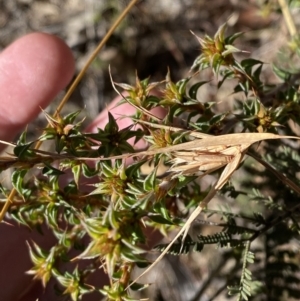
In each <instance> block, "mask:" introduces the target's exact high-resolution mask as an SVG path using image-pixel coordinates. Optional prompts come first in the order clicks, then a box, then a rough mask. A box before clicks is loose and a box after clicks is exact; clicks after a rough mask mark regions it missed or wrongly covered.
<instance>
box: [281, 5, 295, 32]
mask: <svg viewBox="0 0 300 301" xmlns="http://www.w3.org/2000/svg"><path fill="white" fill-rule="evenodd" d="M278 3H279V5H280V8H281V11H282V14H283V17H284V20H285V23H286V26H287V28H288V31H289V33H290V35H291V37H294V36H295V35H296V34H297V29H296V26H295V22H294V20H293V17H292V15H291V12H290V10H289V7H288V5H287V3H286V0H278Z"/></svg>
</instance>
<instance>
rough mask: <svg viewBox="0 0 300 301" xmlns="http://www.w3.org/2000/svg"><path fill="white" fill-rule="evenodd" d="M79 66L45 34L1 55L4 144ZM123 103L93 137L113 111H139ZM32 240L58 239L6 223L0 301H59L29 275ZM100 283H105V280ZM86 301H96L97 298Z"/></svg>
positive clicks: (0, 234)
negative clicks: (29, 243) (29, 248)
mask: <svg viewBox="0 0 300 301" xmlns="http://www.w3.org/2000/svg"><path fill="white" fill-rule="evenodd" d="M74 66H75V64H74V59H73V55H72V52H71V51H70V49H69V48H68V46H67V45H66V44H65V43H64V42H63V41H62V40H60V39H59V38H57V37H55V36H52V35H48V34H44V33H33V34H29V35H27V36H24V37H22V38H20V39H18V40H17V41H15V42H14V43H13V44H11V45H10V46H9V47H8V48H6V49H5V50H4V51H3V52H2V53H0V140H5V141H11V140H12V139H13V138H14V137H15V136H16V135H17V134H18V133H19V132H20V131H21V130H22V129H23V128H24V127H25V126H26V125H27V124H28V123H29V122H30V121H32V120H33V119H34V118H35V117H36V115H37V114H38V113H40V111H41V108H45V107H47V105H48V104H49V103H50V102H51V100H53V98H54V97H55V96H56V95H57V94H58V93H59V92H60V91H61V90H62V89H63V88H65V86H66V85H67V84H68V83H69V82H70V80H71V79H72V76H73V74H74V68H75V67H74ZM118 101H119V98H116V99H115V100H114V101H113V102H112V103H111V104H110V105H109V106H108V107H107V110H105V111H104V112H102V113H101V114H100V115H99V116H98V117H97V118H96V119H95V120H94V121H93V122H92V123H91V125H90V126H88V128H87V129H86V130H87V131H88V132H93V131H96V129H97V128H98V127H100V128H101V127H104V126H105V125H106V123H107V120H108V119H107V111H108V110H109V111H110V112H111V113H112V114H113V115H114V116H115V117H116V118H117V117H120V116H123V115H124V113H125V114H127V115H132V114H133V113H134V112H135V109H134V108H133V107H131V106H130V105H129V104H124V105H122V106H119V107H116V104H117V102H118ZM156 113H157V114H158V115H161V114H162V112H156ZM130 123H131V121H130V119H129V118H123V119H119V120H118V124H119V127H120V128H124V127H126V126H128V125H129V124H130ZM3 148H4V146H2V145H0V149H3ZM45 231H47V230H45ZM26 241H35V242H36V243H37V244H38V245H42V246H43V248H45V249H49V248H50V247H51V246H52V245H53V243H54V241H55V240H54V238H53V237H52V236H51V235H50V233H47V235H44V236H42V235H40V234H38V233H36V232H34V231H30V230H29V229H28V228H26V227H23V226H19V225H17V224H15V223H10V224H7V223H0V300H7V301H36V300H37V298H39V300H40V301H47V300H49V301H50V300H56V299H57V297H55V295H53V287H52V289H50V288H49V289H46V290H44V288H42V287H41V284H40V282H33V281H32V276H30V275H26V274H25V272H26V271H28V270H29V269H30V268H31V266H32V263H31V261H30V259H29V255H28V247H27V245H26ZM98 276H100V277H103V275H98ZM100 280H101V279H100ZM97 281H98V284H99V282H101V281H99V278H98V279H97ZM103 281H105V280H104V279H103ZM84 300H88V301H90V300H94V299H93V297H92V296H91V297H87V298H84ZM96 300H98V298H97V299H96Z"/></svg>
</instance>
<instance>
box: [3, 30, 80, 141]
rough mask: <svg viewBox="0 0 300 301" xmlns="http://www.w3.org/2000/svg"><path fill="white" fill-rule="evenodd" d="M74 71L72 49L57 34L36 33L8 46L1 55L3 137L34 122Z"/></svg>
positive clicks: (6, 137)
mask: <svg viewBox="0 0 300 301" xmlns="http://www.w3.org/2000/svg"><path fill="white" fill-rule="evenodd" d="M74 69H75V63H74V58H73V55H72V52H71V50H70V49H69V47H68V46H67V45H66V44H65V43H64V42H63V41H62V40H61V39H60V38H58V37H55V36H53V35H49V34H46V33H32V34H29V35H26V36H24V37H22V38H20V39H18V40H16V41H15V42H14V43H12V44H11V45H10V46H9V47H7V48H6V49H5V50H4V51H3V52H2V53H1V54H0V137H1V138H2V139H8V138H9V137H10V136H11V135H12V134H15V133H16V132H17V131H19V130H20V129H21V128H22V127H23V126H24V125H26V124H27V123H28V122H30V121H31V120H32V119H33V118H34V117H35V116H36V115H37V114H38V113H39V112H40V107H43V108H44V107H46V106H47V105H48V104H49V103H50V101H51V100H52V99H53V98H54V97H55V96H56V95H57V94H58V92H59V91H60V90H61V89H63V88H64V87H65V86H66V85H67V84H68V83H69V82H70V80H71V79H72V76H73V74H74ZM8 129H9V131H8Z"/></svg>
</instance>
